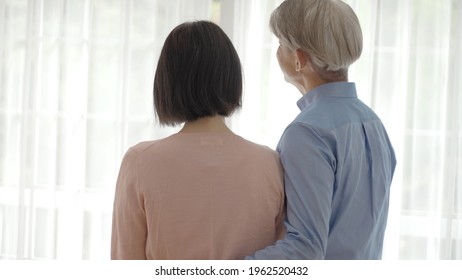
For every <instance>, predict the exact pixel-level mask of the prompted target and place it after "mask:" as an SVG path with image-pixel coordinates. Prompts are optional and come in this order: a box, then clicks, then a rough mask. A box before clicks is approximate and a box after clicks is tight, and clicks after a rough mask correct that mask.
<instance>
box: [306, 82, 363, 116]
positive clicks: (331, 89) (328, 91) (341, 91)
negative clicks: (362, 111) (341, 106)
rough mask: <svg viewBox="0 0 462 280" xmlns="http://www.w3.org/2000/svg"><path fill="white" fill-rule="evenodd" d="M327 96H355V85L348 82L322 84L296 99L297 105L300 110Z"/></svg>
mask: <svg viewBox="0 0 462 280" xmlns="http://www.w3.org/2000/svg"><path fill="white" fill-rule="evenodd" d="M328 97H340V98H356V97H357V95H356V85H355V83H349V82H334V83H327V84H322V85H320V86H318V87H316V88H314V89H312V90H310V91H309V92H308V93H306V94H305V95H304V96H303V97H302V98H300V99H299V100H298V101H297V106H298V108H300V110H303V109H305V108H307V107H309V106H310V105H311V104H313V103H315V102H316V101H317V100H319V99H322V98H328Z"/></svg>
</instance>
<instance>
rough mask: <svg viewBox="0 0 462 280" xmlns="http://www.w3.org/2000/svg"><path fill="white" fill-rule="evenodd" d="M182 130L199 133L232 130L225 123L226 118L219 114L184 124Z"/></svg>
mask: <svg viewBox="0 0 462 280" xmlns="http://www.w3.org/2000/svg"><path fill="white" fill-rule="evenodd" d="M180 132H186V133H198V132H230V133H232V131H231V130H230V129H229V128H228V126H227V125H226V123H225V118H224V117H222V116H219V115H216V116H213V117H205V118H200V119H197V120H195V121H192V122H187V123H185V124H184V126H183V128H182V129H181V130H180Z"/></svg>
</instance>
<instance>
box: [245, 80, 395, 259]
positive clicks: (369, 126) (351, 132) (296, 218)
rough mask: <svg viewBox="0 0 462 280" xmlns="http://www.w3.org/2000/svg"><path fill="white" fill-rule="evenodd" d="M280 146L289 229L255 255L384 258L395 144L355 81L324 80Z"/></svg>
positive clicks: (304, 101)
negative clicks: (383, 250)
mask: <svg viewBox="0 0 462 280" xmlns="http://www.w3.org/2000/svg"><path fill="white" fill-rule="evenodd" d="M297 104H298V106H299V108H300V110H301V113H300V114H299V115H298V116H297V117H296V118H295V120H294V121H293V122H292V123H291V124H290V125H289V126H288V127H287V128H286V130H285V131H284V133H283V135H282V137H281V140H280V142H279V144H278V148H277V150H278V152H279V153H280V157H281V162H282V165H283V167H284V172H285V178H284V179H285V191H286V197H287V218H286V226H287V233H286V236H285V238H284V239H283V240H280V241H278V242H277V243H276V244H275V245H274V246H270V247H268V248H266V249H263V250H261V251H258V252H257V253H255V255H254V256H252V257H249V259H252V258H255V259H380V258H381V256H382V246H383V239H384V232H385V227H386V223H387V215H388V203H389V193H390V184H391V181H392V177H393V172H394V169H395V165H396V159H395V154H394V151H393V147H392V145H391V143H390V140H389V139H388V136H387V133H386V131H385V128H384V126H383V124H382V122H381V121H380V119H379V118H378V117H377V115H376V114H375V113H374V112H373V111H372V110H371V109H370V108H369V107H368V106H366V105H365V104H364V103H362V102H361V101H360V100H359V99H358V98H357V95H356V87H355V84H354V83H347V82H338V83H328V84H324V85H321V86H319V87H317V88H315V89H313V90H312V91H310V92H309V93H307V94H306V95H304V96H303V97H302V98H301V99H300V100H299V101H298V103H297Z"/></svg>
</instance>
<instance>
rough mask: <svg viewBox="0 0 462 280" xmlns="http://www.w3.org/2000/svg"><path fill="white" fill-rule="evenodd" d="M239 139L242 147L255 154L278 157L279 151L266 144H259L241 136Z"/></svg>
mask: <svg viewBox="0 0 462 280" xmlns="http://www.w3.org/2000/svg"><path fill="white" fill-rule="evenodd" d="M238 140H239V143H240V148H242V150H243V151H246V152H248V153H251V154H252V155H254V156H261V157H271V158H276V159H277V158H278V153H277V152H276V151H275V150H273V149H271V148H270V147H268V146H266V145H262V144H257V143H255V142H252V141H250V140H247V139H245V138H243V137H241V136H238Z"/></svg>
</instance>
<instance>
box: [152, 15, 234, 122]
mask: <svg viewBox="0 0 462 280" xmlns="http://www.w3.org/2000/svg"><path fill="white" fill-rule="evenodd" d="M153 95H154V108H155V111H156V114H157V116H158V120H159V122H160V124H162V125H177V124H180V123H183V122H191V121H194V120H197V119H199V118H203V117H208V116H215V115H221V116H229V115H230V114H231V113H233V112H234V110H235V109H236V108H238V107H240V106H241V104H242V70H241V63H240V61H239V57H238V55H237V52H236V50H235V49H234V46H233V44H232V43H231V40H230V39H229V38H228V36H226V34H225V33H224V32H223V30H222V29H221V28H220V27H219V26H218V25H216V24H214V23H212V22H208V21H196V22H186V23H183V24H180V25H179V26H177V27H175V28H174V29H173V30H172V32H170V34H169V35H168V37H167V39H166V40H165V43H164V46H163V48H162V52H161V54H160V58H159V62H158V64H157V70H156V74H155V77H154V91H153Z"/></svg>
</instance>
